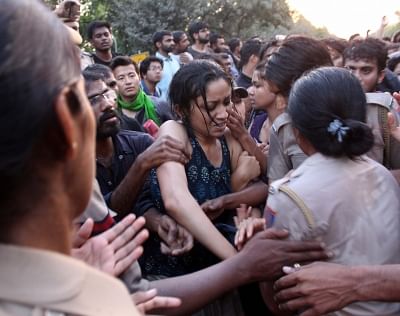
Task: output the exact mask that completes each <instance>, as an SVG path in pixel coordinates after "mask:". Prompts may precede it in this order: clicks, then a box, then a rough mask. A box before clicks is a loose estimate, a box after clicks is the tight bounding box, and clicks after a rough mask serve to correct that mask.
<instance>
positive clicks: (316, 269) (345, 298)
mask: <svg viewBox="0 0 400 316" xmlns="http://www.w3.org/2000/svg"><path fill="white" fill-rule="evenodd" d="M284 271H285V272H286V273H290V274H289V275H288V276H284V277H282V278H281V279H279V280H278V281H277V282H276V283H275V285H274V290H275V291H277V294H276V295H275V300H276V301H277V302H278V303H279V309H281V310H282V311H296V310H302V312H301V314H300V315H302V316H317V315H325V314H328V313H330V312H333V311H337V310H339V309H342V308H343V307H345V306H346V305H348V304H350V303H352V298H351V293H352V292H353V291H354V288H355V286H356V284H354V278H353V277H352V271H351V268H350V267H346V266H342V265H339V264H334V263H326V262H316V263H313V264H310V265H306V266H303V267H301V268H299V269H293V268H289V267H284Z"/></svg>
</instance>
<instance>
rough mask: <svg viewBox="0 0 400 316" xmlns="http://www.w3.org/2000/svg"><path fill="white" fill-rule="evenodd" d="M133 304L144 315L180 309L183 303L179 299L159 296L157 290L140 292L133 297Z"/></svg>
mask: <svg viewBox="0 0 400 316" xmlns="http://www.w3.org/2000/svg"><path fill="white" fill-rule="evenodd" d="M131 297H132V300H133V302H134V303H135V305H136V307H137V308H138V309H139V311H140V312H141V313H143V314H147V313H150V312H152V311H153V310H155V309H160V308H162V309H164V308H175V307H179V306H180V305H181V304H182V302H181V300H180V299H179V298H176V297H169V296H157V290H156V289H151V290H148V291H138V292H136V293H134V294H132V295H131Z"/></svg>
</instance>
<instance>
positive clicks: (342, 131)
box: [327, 119, 350, 143]
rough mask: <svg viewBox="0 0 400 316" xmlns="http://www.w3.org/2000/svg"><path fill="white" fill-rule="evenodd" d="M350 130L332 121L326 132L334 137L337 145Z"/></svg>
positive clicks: (336, 121) (337, 121) (338, 122)
mask: <svg viewBox="0 0 400 316" xmlns="http://www.w3.org/2000/svg"><path fill="white" fill-rule="evenodd" d="M349 129H350V128H349V127H347V126H344V125H343V123H342V122H341V121H339V120H338V119H334V120H333V121H332V122H331V123H330V124H329V126H328V128H327V131H328V132H329V133H331V134H332V135H334V136H336V138H337V140H338V142H339V143H341V142H343V137H344V136H346V135H347V131H348V130H349Z"/></svg>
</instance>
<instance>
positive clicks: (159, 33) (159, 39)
mask: <svg viewBox="0 0 400 316" xmlns="http://www.w3.org/2000/svg"><path fill="white" fill-rule="evenodd" d="M167 35H171V36H172V32H170V31H166V30H163V31H157V32H155V33H154V34H153V37H152V41H153V45H154V47H156V48H157V46H156V43H161V42H162V40H163V38H164V36H167Z"/></svg>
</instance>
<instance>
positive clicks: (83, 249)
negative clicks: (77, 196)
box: [71, 214, 149, 276]
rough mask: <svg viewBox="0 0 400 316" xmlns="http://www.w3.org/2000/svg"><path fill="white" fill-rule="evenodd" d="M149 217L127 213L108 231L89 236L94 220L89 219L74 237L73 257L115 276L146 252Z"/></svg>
mask: <svg viewBox="0 0 400 316" xmlns="http://www.w3.org/2000/svg"><path fill="white" fill-rule="evenodd" d="M144 223H145V220H144V218H143V217H139V218H138V219H136V218H135V215H133V214H130V215H128V216H126V217H125V218H124V219H123V220H122V221H121V222H119V223H118V224H116V225H114V226H113V227H111V228H110V229H108V230H106V231H105V232H104V233H102V234H100V235H97V236H95V237H92V238H89V236H90V234H91V232H92V230H93V226H94V223H93V220H92V219H88V220H87V221H86V222H85V223H84V224H83V225H82V226H81V228H80V229H79V230H78V231H77V233H76V235H75V237H74V240H73V247H74V248H73V249H72V252H71V254H72V256H73V257H75V258H77V259H80V260H82V261H84V262H86V263H87V264H89V265H91V266H93V267H95V268H97V269H99V270H101V271H103V272H105V273H108V274H110V275H113V276H118V275H120V274H121V273H122V272H124V271H125V270H126V269H127V268H128V267H129V266H130V265H131V264H132V263H133V262H134V261H135V260H137V259H138V258H139V257H140V256H141V254H142V253H143V248H142V246H141V245H142V244H143V242H144V241H145V240H146V239H147V238H148V236H149V233H148V231H147V230H146V229H142V228H143V226H144Z"/></svg>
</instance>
